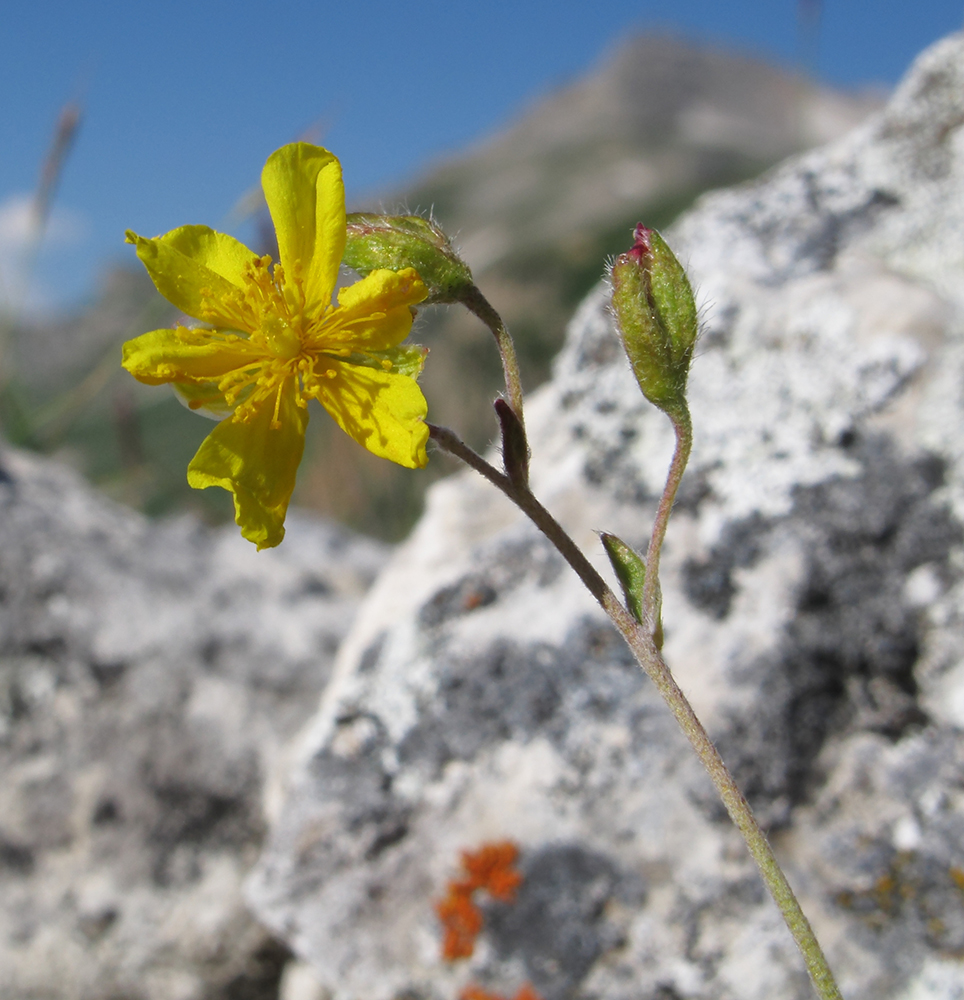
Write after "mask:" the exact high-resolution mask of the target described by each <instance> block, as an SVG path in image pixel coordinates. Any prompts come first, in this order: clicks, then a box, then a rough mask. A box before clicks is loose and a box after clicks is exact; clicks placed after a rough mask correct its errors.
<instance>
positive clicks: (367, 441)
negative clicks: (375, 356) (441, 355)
mask: <svg viewBox="0 0 964 1000" xmlns="http://www.w3.org/2000/svg"><path fill="white" fill-rule="evenodd" d="M335 368H336V370H337V372H338V374H337V375H336V376H335V377H334V378H331V379H321V380H319V383H320V386H321V390H322V391H321V395H320V400H321V404H322V405H323V406H324V408H325V409H326V410H327V411H328V412H329V413H330V414H331V415H332V416H333V417H334V418H335V420H336V421H337V423H338V425H339V427H341V429H342V430H343V431H345V433H346V434H348V435H349V436H351V437H353V438H354V439H355V440H356V441H357V442H358V443H359V444H360V445H363V446H364V447H365V448H367V449H368V450H369V451H370V452H371V453H372V454H374V455H378V456H379V457H380V458H388V459H390V460H391V461H393V462H397V463H398V464H399V465H404V466H405V467H406V468H408V469H421V468H422V467H423V466H424V465H425V464H426V462H427V461H428V457H427V456H426V454H425V443H426V441H428V426H427V425H426V424H425V423H424V418H425V416H426V414H427V413H428V405H427V404H426V402H425V397H424V396H423V395H422V390H421V389H419V387H418V384H417V383H416V382H415V379H412V378H408V377H407V376H405V375H396V374H394V373H392V372H385V371H378V370H377V369H374V368H364V367H361V366H358V365H349V364H338V365H336V366H335Z"/></svg>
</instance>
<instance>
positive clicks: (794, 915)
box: [428, 414, 842, 1000]
mask: <svg viewBox="0 0 964 1000" xmlns="http://www.w3.org/2000/svg"><path fill="white" fill-rule="evenodd" d="M428 426H429V433H430V434H431V437H432V440H434V441H435V442H436V444H438V446H439V447H440V448H442V449H443V450H444V451H447V452H449V453H450V454H452V455H455V456H456V457H457V458H460V459H461V460H462V461H463V462H465V463H466V464H467V465H469V466H471V468H473V469H475V470H476V471H477V472H479V473H480V474H481V475H482V476H484V477H485V478H486V479H488V481H489V482H490V483H492V484H493V485H494V486H496V487H498V489H500V490H501V491H502V492H503V493H504V494H505V495H506V496H507V497H508V498H509V499H510V500H512V502H513V503H515V504H516V505H517V506H518V507H519V508H520V509H521V510H522V511H523V512H524V513H525V514H526V515H527V516H528V517H529V518H530V520H531V521H532V522H533V524H535V526H536V527H537V528H538V529H539V530H540V531H541V532H542V533H543V534H544V535H545V536H546V537H547V538H548V539H549V541H550V542H552V544H553V545H555V547H556V548H557V549H558V551H559V553H560V554H561V555H562V557H563V558H564V559H565V560H566V562H568V563H569V565H570V566H571V567H572V568H573V569H574V570H575V572H576V573H577V575H578V576H579V578H580V579H581V580H582V582H583V583H584V584H585V585H586V587H587V589H588V590H589V592H590V593H591V594H592V596H593V597H595V599H596V600H597V601H598V602H599V604H600V605H601V606H602V608H603V610H604V611H605V612H606V614H607V615H608V617H609V619H610V620H611V621H612V623H613V624H614V625H615V626H616V628H617V629H618V630H619V632H620V634H621V635H622V636H623V638H624V639H625V640H626V643H627V645H628V646H629V648H630V649H631V650H632V653H633V656H634V657H635V658H636V662H637V663H638V664H639V665H640V667H642V669H643V670H644V671H645V672H646V674H647V675H648V676H649V677H650V678H651V680H652V681H653V683H654V684H655V685H656V688H657V690H658V691H659V693H660V694H661V695H662V697H663V700H664V701H665V702H666V704H667V705H668V706H669V709H670V711H671V712H672V713H673V715H674V716H675V717H676V721H677V722H678V723H679V726H680V728H681V729H682V730H683V732H684V734H685V735H686V738H687V739H688V740H689V742H690V745H691V746H692V747H693V749H694V750H695V751H696V755H697V756H698V757H699V759H700V761H701V762H702V764H703V766H704V767H705V768H706V771H707V773H708V774H709V776H710V779H711V780H712V782H713V784H714V786H715V787H716V790H717V792H718V793H719V795H720V798H721V799H722V801H723V804H724V806H725V807H726V811H727V813H728V814H729V816H730V818H731V819H732V820H733V822H734V824H735V825H736V827H737V829H738V830H739V831H740V833H741V834H742V835H743V839H744V841H745V842H746V845H747V847H748V849H749V851H750V854H751V855H752V857H753V860H754V861H755V862H756V864H757V867H758V868H759V870H760V874H761V875H762V876H763V881H764V883H765V884H766V887H767V889H768V890H769V892H770V895H771V896H772V897H773V899H774V902H776V904H777V906H778V907H779V909H780V912H781V913H782V914H783V919H784V920H785V921H786V924H787V927H788V928H789V930H790V933H791V934H792V935H793V939H794V941H796V943H797V947H798V948H799V949H800V952H801V953H802V955H803V958H804V961H805V962H806V965H807V971H808V972H809V973H810V978H811V980H812V981H813V984H814V987H815V988H816V990H817V993H818V994H819V995H820V997H821V998H822V1000H842V997H841V994H840V990H839V989H838V988H837V984H836V982H835V981H834V978H833V973H832V972H831V971H830V966H829V965H828V964H827V960H826V958H825V957H824V954H823V951H822V950H821V948H820V944H819V943H818V941H817V938H816V936H815V935H814V933H813V930H812V928H811V927H810V923H809V921H808V920H807V918H806V916H805V914H804V912H803V910H802V909H801V907H800V903H799V902H798V901H797V898H796V896H795V895H794V892H793V889H792V888H791V887H790V883H789V882H788V881H787V878H786V876H785V875H784V873H783V870H782V869H781V868H780V865H779V863H778V862H777V859H776V856H775V855H774V853H773V849H772V848H771V847H770V844H769V842H768V841H767V838H766V835H765V834H764V833H763V831H762V830H761V829H760V825H759V823H757V821H756V817H755V816H754V815H753V811H752V810H751V809H750V806H749V803H748V802H747V801H746V799H745V798H744V797H743V793H742V792H741V791H740V789H739V786H738V785H737V783H736V781H735V780H734V779H733V775H732V774H730V771H729V769H728V768H727V766H726V764H725V763H724V762H723V758H722V757H721V756H720V754H719V751H718V750H717V749H716V747H715V746H714V744H713V741H712V740H711V739H710V737H709V734H708V733H707V732H706V730H705V729H704V727H703V724H702V723H701V722H700V720H699V719H698V718H697V715H696V713H695V712H694V711H693V707H692V705H690V703H689V700H688V699H687V697H686V695H685V694H683V691H682V690H681V688H680V687H679V685H678V684H677V683H676V680H675V679H674V677H673V675H672V673H671V671H670V669H669V667H668V666H667V665H666V662H665V661H664V660H663V658H662V656H661V655H660V653H659V650H658V649H657V648H656V645H655V642H654V640H653V631H654V629H653V627H652V623H648V622H647V620H646V617H645V614H644V623H640V622H638V621H637V620H636V618H635V617H634V616H633V615H632V614H631V613H630V612H629V611H628V610H627V609H626V608H625V607H624V606H623V604H622V603H621V602H620V601H619V599H618V598H617V597H616V595H615V594H614V593H613V591H612V590H611V589H610V587H609V586H608V585H607V584H606V582H605V580H603V578H602V577H601V576H600V575H599V573H598V572H597V571H596V569H595V568H594V567H593V566H592V564H591V563H590V562H589V560H588V559H587V558H586V556H585V555H584V554H583V552H582V550H581V549H580V548H579V547H578V546H577V545H576V543H575V542H574V541H573V540H572V539H571V538H570V537H569V535H568V534H566V532H565V530H564V529H563V527H562V526H561V525H560V524H559V522H558V521H556V519H555V518H554V517H553V516H552V515H551V514H550V513H549V512H548V511H547V510H546V508H545V507H543V506H542V504H541V503H539V501H538V500H537V499H536V498H535V496H534V495H533V494H532V492H531V491H530V490H529V488H528V486H525V485H520V484H518V483H514V482H513V481H512V480H510V478H509V477H508V476H507V475H505V474H503V473H502V472H499V470H498V469H496V468H495V467H494V466H492V465H490V464H489V463H488V462H487V461H486V460H485V459H484V458H483V457H482V456H481V455H479V454H478V453H477V452H475V451H473V450H472V449H471V448H470V447H469V446H468V445H467V444H465V442H464V441H462V440H461V439H460V438H459V436H458V435H457V434H455V432H454V431H451V430H449V429H448V428H447V427H437V426H435V425H434V424H429V425H428ZM674 426H675V427H676V433H677V446H676V454H675V455H674V458H673V464H672V466H671V468H670V474H669V476H668V478H667V482H666V489H665V491H664V493H663V498H662V500H661V502H660V506H659V510H660V512H661V514H662V515H663V516H662V518H661V519H660V517H659V515H658V516H657V526H656V527H654V529H653V542H651V543H650V556H649V558H648V559H647V573H646V584H648V583H649V580H650V567H653V573H654V577H653V579H654V581H655V579H656V577H655V572H656V568H657V567H658V565H659V549H660V546H661V545H662V539H663V536H664V534H665V531H666V522H667V520H668V518H669V512H670V511H671V510H672V506H673V498H674V497H675V495H676V490H677V489H678V488H679V481H680V479H681V477H682V474H683V469H684V468H685V466H686V459H687V458H688V456H689V450H690V443H691V436H692V435H691V430H690V424H689V415H688V414H687V415H686V420H685V421H682V420H679V421H677V420H674ZM654 543H655V548H654ZM654 557H655V558H654ZM644 586H645V585H644ZM653 586H654V588H655V582H654V585H653ZM650 604H652V593H651V596H650Z"/></svg>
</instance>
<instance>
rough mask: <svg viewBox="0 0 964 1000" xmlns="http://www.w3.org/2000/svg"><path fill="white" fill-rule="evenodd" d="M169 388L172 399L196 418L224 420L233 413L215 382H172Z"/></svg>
mask: <svg viewBox="0 0 964 1000" xmlns="http://www.w3.org/2000/svg"><path fill="white" fill-rule="evenodd" d="M171 388H172V389H173V390H174V398H175V399H176V400H177V401H178V402H179V403H181V404H183V405H184V406H186V407H187V408H188V409H189V410H190V411H191V412H192V413H196V414H198V416H201V417H207V418H208V419H209V420H224V418H225V417H230V416H231V414H232V413H233V412H234V406H232V405H231V404H230V403H229V402H228V401H227V399H226V398H225V395H224V393H223V392H221V390H220V389H219V388H218V384H217V382H172V383H171ZM235 405H237V404H235Z"/></svg>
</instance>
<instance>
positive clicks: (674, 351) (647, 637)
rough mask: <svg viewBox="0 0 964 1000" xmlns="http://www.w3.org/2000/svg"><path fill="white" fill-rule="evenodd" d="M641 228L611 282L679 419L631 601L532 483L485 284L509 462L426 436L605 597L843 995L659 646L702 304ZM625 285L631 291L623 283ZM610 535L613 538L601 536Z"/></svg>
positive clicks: (631, 349) (640, 364) (627, 333)
mask: <svg viewBox="0 0 964 1000" xmlns="http://www.w3.org/2000/svg"><path fill="white" fill-rule="evenodd" d="M634 235H635V238H636V243H635V245H634V247H633V250H632V251H630V252H629V253H628V254H624V255H623V256H622V257H621V258H617V260H616V262H615V265H614V272H615V271H616V269H617V268H621V274H620V276H619V281H618V282H617V280H616V276H615V274H614V281H613V284H614V286H617V285H618V284H619V282H621V283H622V288H623V293H624V294H623V295H622V298H621V301H620V296H619V289H618V287H617V288H616V290H615V293H614V313H615V318H616V321H617V326H619V328H620V333H621V334H622V337H623V343H624V346H625V347H626V351H627V354H628V355H629V358H630V362H631V364H632V366H633V371H634V374H635V375H636V377H637V381H639V383H640V388H641V390H642V391H643V393H644V395H645V396H646V397H647V398H648V399H650V401H651V402H653V403H654V404H655V405H656V406H658V407H659V408H660V409H662V410H663V411H664V412H665V413H666V414H667V416H668V417H669V418H670V420H671V421H672V424H673V429H674V431H675V435H676V447H675V450H674V454H673V458H672V461H671V463H670V467H669V471H668V474H667V478H666V485H665V487H664V489H663V494H662V496H661V498H660V502H659V506H658V508H657V512H656V517H655V520H654V524H653V530H652V535H651V538H650V542H649V547H648V550H647V554H646V559H645V567H644V574H643V583H642V587H641V588H638V589H637V588H636V584H635V583H634V582H633V581H634V579H638V575H637V576H636V577H634V576H633V574H632V573H625V574H618V575H620V581H621V583H622V585H623V588H624V591H625V593H626V603H625V604H624V603H623V602H621V601H620V600H619V598H618V597H617V596H616V594H615V593H614V592H613V591H612V589H611V588H610V587H609V585H608V584H607V583H606V581H605V580H604V579H603V578H602V576H600V574H599V573H598V572H597V570H596V569H595V567H594V566H593V565H592V563H591V562H590V561H589V560H588V559H587V558H586V555H585V554H584V553H583V552H582V550H581V549H580V548H579V547H578V546H577V545H576V543H575V542H574V541H573V540H572V538H571V537H570V536H569V535H568V534H567V533H566V531H565V529H564V528H563V527H562V526H561V525H560V524H559V522H558V521H556V519H555V518H554V517H553V516H552V515H551V514H550V513H549V511H548V510H546V508H545V507H544V506H543V505H542V504H541V503H540V502H539V501H538V500H537V499H536V497H535V495H534V494H533V493H532V490H531V489H530V487H529V482H528V454H529V448H528V443H527V441H526V439H525V427H524V425H523V424H522V421H521V414H522V387H521V381H520V379H519V375H518V366H517V364H516V360H515V357H516V356H515V350H514V347H513V346H512V338H511V336H510V335H509V332H508V330H507V329H506V327H505V324H504V323H503V322H502V320H501V318H500V317H499V315H498V313H496V312H495V310H494V309H493V308H492V306H491V305H489V303H488V302H487V301H486V300H485V298H484V297H483V296H482V294H481V292H478V294H477V296H476V295H472V296H469V297H468V298H466V297H463V298H462V301H463V304H465V305H466V306H467V307H468V308H469V309H471V311H472V312H474V313H475V314H476V315H477V316H478V317H479V318H480V319H482V321H483V322H484V323H485V324H486V325H487V326H488V327H489V329H491V330H492V332H493V333H494V334H495V335H496V340H497V342H498V344H499V352H500V355H501V356H502V361H503V371H504V373H505V382H506V395H507V397H508V399H509V401H510V402H511V404H512V410H513V411H514V412H515V413H517V414H518V415H519V417H520V419H519V420H510V419H507V417H506V414H505V410H506V409H508V407H507V404H506V403H505V401H504V400H498V401H497V403H496V411H497V413H498V415H499V418H500V423H501V427H502V452H503V460H504V465H505V469H504V471H499V470H498V469H496V468H495V467H494V466H492V465H491V464H490V463H489V462H488V461H486V459H485V458H483V457H482V456H481V455H479V454H478V453H477V452H475V451H474V450H473V449H471V448H470V447H469V446H468V445H467V444H465V442H464V441H462V440H461V438H459V436H458V435H457V434H456V433H455V432H454V431H452V430H450V429H449V428H446V427H439V426H436V425H434V424H429V425H428V427H429V436H430V438H431V439H432V440H433V441H434V442H435V443H436V445H438V447H439V448H441V449H442V450H443V451H446V452H448V453H449V454H451V455H453V456H455V457H456V458H458V459H460V460H461V461H463V462H465V464H466V465H468V466H470V467H471V468H473V469H475V471H476V472H478V473H480V474H481V475H482V476H483V477H484V478H485V479H487V480H488V481H489V482H490V483H492V484H493V485H494V486H495V487H497V488H498V489H499V490H501V491H502V492H503V493H504V494H505V495H506V496H507V497H508V498H509V499H510V500H511V501H512V502H513V503H514V504H516V506H517V507H519V509H520V510H521V511H522V512H523V513H524V514H525V515H526V516H527V517H528V518H529V519H530V520H531V521H532V522H533V524H534V525H535V526H536V527H537V528H538V529H539V530H540V531H541V532H542V533H543V534H544V535H545V536H546V538H547V539H548V540H549V541H550V542H551V543H552V544H553V545H554V546H555V547H556V549H557V550H558V551H559V553H560V555H562V557H563V558H564V559H565V560H566V562H567V563H569V565H570V566H571V567H572V569H573V570H574V571H575V572H576V574H577V575H578V576H579V578H580V580H582V582H583V584H584V585H585V586H586V588H587V589H588V591H589V592H590V594H592V596H593V597H594V598H595V599H596V601H597V602H598V603H599V605H600V606H601V607H602V609H603V611H604V612H605V613H606V615H607V616H608V618H609V619H610V621H611V622H612V623H613V625H615V627H616V628H617V629H618V631H619V633H620V634H621V635H622V637H623V639H624V640H625V641H626V644H627V645H628V646H629V648H630V650H631V651H632V653H633V656H634V658H635V659H636V662H637V663H638V664H639V666H640V667H641V668H642V669H643V671H644V672H645V673H646V675H647V676H648V677H649V678H650V679H651V680H652V681H653V683H654V684H655V685H656V689H657V690H658V691H659V693H660V695H661V696H662V698H663V700H664V701H665V702H666V704H667V706H668V707H669V709H670V711H671V712H672V713H673V716H674V717H675V719H676V721H677V723H678V724H679V727H680V729H682V731H683V733H684V735H685V736H686V738H687V740H689V743H690V745H691V746H692V747H693V750H694V751H695V753H696V755H697V757H698V758H699V759H700V762H701V763H702V764H703V767H704V768H705V769H706V771H707V773H708V774H709V776H710V780H711V781H712V782H713V785H714V786H715V788H716V790H717V793H718V794H719V796H720V799H721V800H722V802H723V805H724V806H725V808H726V811H727V813H728V815H729V816H730V819H731V820H732V821H733V823H734V824H735V826H736V828H737V829H738V830H739V831H740V834H741V835H742V836H743V840H744V842H745V843H746V846H747V849H748V850H749V852H750V855H751V857H752V858H753V860H754V861H755V862H756V865H757V868H758V869H759V871H760V874H761V876H762V878H763V881H764V884H765V885H766V887H767V890H768V891H769V893H770V895H771V896H772V898H773V900H774V902H775V903H776V904H777V907H778V908H779V910H780V912H781V914H782V915H783V919H784V921H785V923H786V925H787V928H788V929H789V931H790V933H791V935H792V936H793V939H794V941H795V942H796V944H797V947H798V948H799V949H800V952H801V954H802V956H803V959H804V962H805V963H806V966H807V971H808V973H809V975H810V979H811V981H812V983H813V985H814V988H815V989H816V992H817V994H818V995H819V996H820V997H821V1000H842V995H841V993H840V990H839V988H838V986H837V983H836V981H835V979H834V976H833V973H832V972H831V970H830V966H829V964H828V963H827V959H826V957H825V956H824V954H823V950H822V949H821V947H820V944H819V942H818V941H817V938H816V935H815V934H814V932H813V929H812V927H811V926H810V922H809V921H808V920H807V917H806V915H805V914H804V912H803V910H802V908H801V906H800V903H799V901H798V900H797V898H796V895H795V894H794V892H793V889H792V887H791V886H790V883H789V882H788V880H787V877H786V875H785V874H784V872H783V870H782V868H781V867H780V864H779V862H778V861H777V859H776V856H775V854H774V853H773V849H772V847H771V846H770V844H769V841H768V840H767V838H766V835H765V834H764V832H763V830H762V829H761V828H760V824H759V823H758V822H757V820H756V817H755V816H754V814H753V810H752V809H751V808H750V805H749V803H748V802H747V800H746V798H745V796H744V795H743V793H742V792H741V791H740V788H739V786H738V785H737V783H736V781H735V779H734V778H733V775H732V774H731V773H730V771H729V768H727V766H726V764H725V763H724V761H723V758H722V757H721V756H720V753H719V751H718V750H717V748H716V746H715V744H714V743H713V741H712V740H711V739H710V736H709V734H708V733H707V731H706V729H705V727H704V726H703V724H702V722H700V720H699V718H698V716H697V715H696V712H695V711H694V710H693V707H692V705H691V704H690V702H689V699H688V698H687V697H686V695H685V694H684V693H683V691H682V689H681V688H680V686H679V685H678V684H677V683H676V680H675V678H674V677H673V674H672V672H671V671H670V669H669V667H668V666H667V664H666V661H665V660H664V659H663V657H662V654H661V652H660V647H661V646H662V624H661V621H660V600H661V599H660V587H659V560H660V553H661V551H662V546H663V541H664V539H665V537H666V528H667V525H668V523H669V518H670V515H671V513H672V509H673V503H674V501H675V498H676V494H677V491H678V490H679V486H680V482H681V481H682V478H683V473H684V471H685V469H686V465H687V462H688V460H689V456H690V452H691V449H692V443H693V430H692V422H691V419H690V414H689V408H688V406H687V404H686V399H685V390H686V380H687V375H688V369H689V363H690V360H691V358H692V351H693V345H694V343H695V340H696V309H695V305H694V304H693V296H692V291H691V289H690V286H689V281H688V279H687V278H686V275H685V272H684V271H683V269H682V267H681V266H680V265H679V263H678V261H677V260H676V258H675V256H673V254H672V252H671V251H670V250H669V248H668V247H667V246H666V244H665V242H663V240H662V238H661V237H660V236H659V234H658V233H654V232H653V231H651V230H647V229H645V228H644V227H641V226H640V227H637V229H636V232H635V234H634ZM627 286H628V287H629V288H630V290H631V291H632V292H633V295H630V294H628V293H627V292H626V288H627ZM472 289H473V292H477V289H475V286H474V285H473V286H472ZM621 320H622V321H623V323H621V322H620V321H621ZM627 327H628V328H629V329H627ZM500 404H501V406H500ZM520 435H521V438H520ZM520 453H524V454H525V456H526V464H525V471H526V474H525V475H524V476H522V475H520V474H519V472H518V471H517V470H518V463H519V460H518V456H519V455H520ZM607 538H608V539H609V540H610V541H609V544H606V549H607V552H608V553H609V554H610V558H611V559H613V560H614V565H616V564H617V563H618V561H619V560H620V559H621V558H622V556H621V555H620V554H619V553H620V549H621V547H624V546H625V543H622V542H620V541H619V539H616V538H615V536H607ZM605 542H606V539H604V544H605ZM623 555H625V553H623ZM634 561H636V566H637V568H638V564H639V563H642V562H643V560H642V559H641V558H640V557H638V556H636V557H635V560H634ZM617 573H618V567H617Z"/></svg>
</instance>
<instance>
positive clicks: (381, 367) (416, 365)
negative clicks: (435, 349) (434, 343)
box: [340, 344, 428, 378]
mask: <svg viewBox="0 0 964 1000" xmlns="http://www.w3.org/2000/svg"><path fill="white" fill-rule="evenodd" d="M427 355H428V348H427V347H422V345H421V344H399V346H398V347H390V348H388V350H385V351H368V352H366V353H365V354H359V353H358V352H357V351H356V352H355V353H354V354H349V355H348V357H347V358H343V359H340V360H343V361H345V362H347V363H348V364H350V365H361V366H362V367H363V368H375V369H377V370H378V371H390V372H393V373H394V374H396V375H407V376H408V377H409V378H417V377H418V376H419V374H421V371H422V367H423V366H424V365H425V358H426V356H427ZM386 361H387V362H388V363H389V365H388V366H386V365H385V364H383V362H386Z"/></svg>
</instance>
